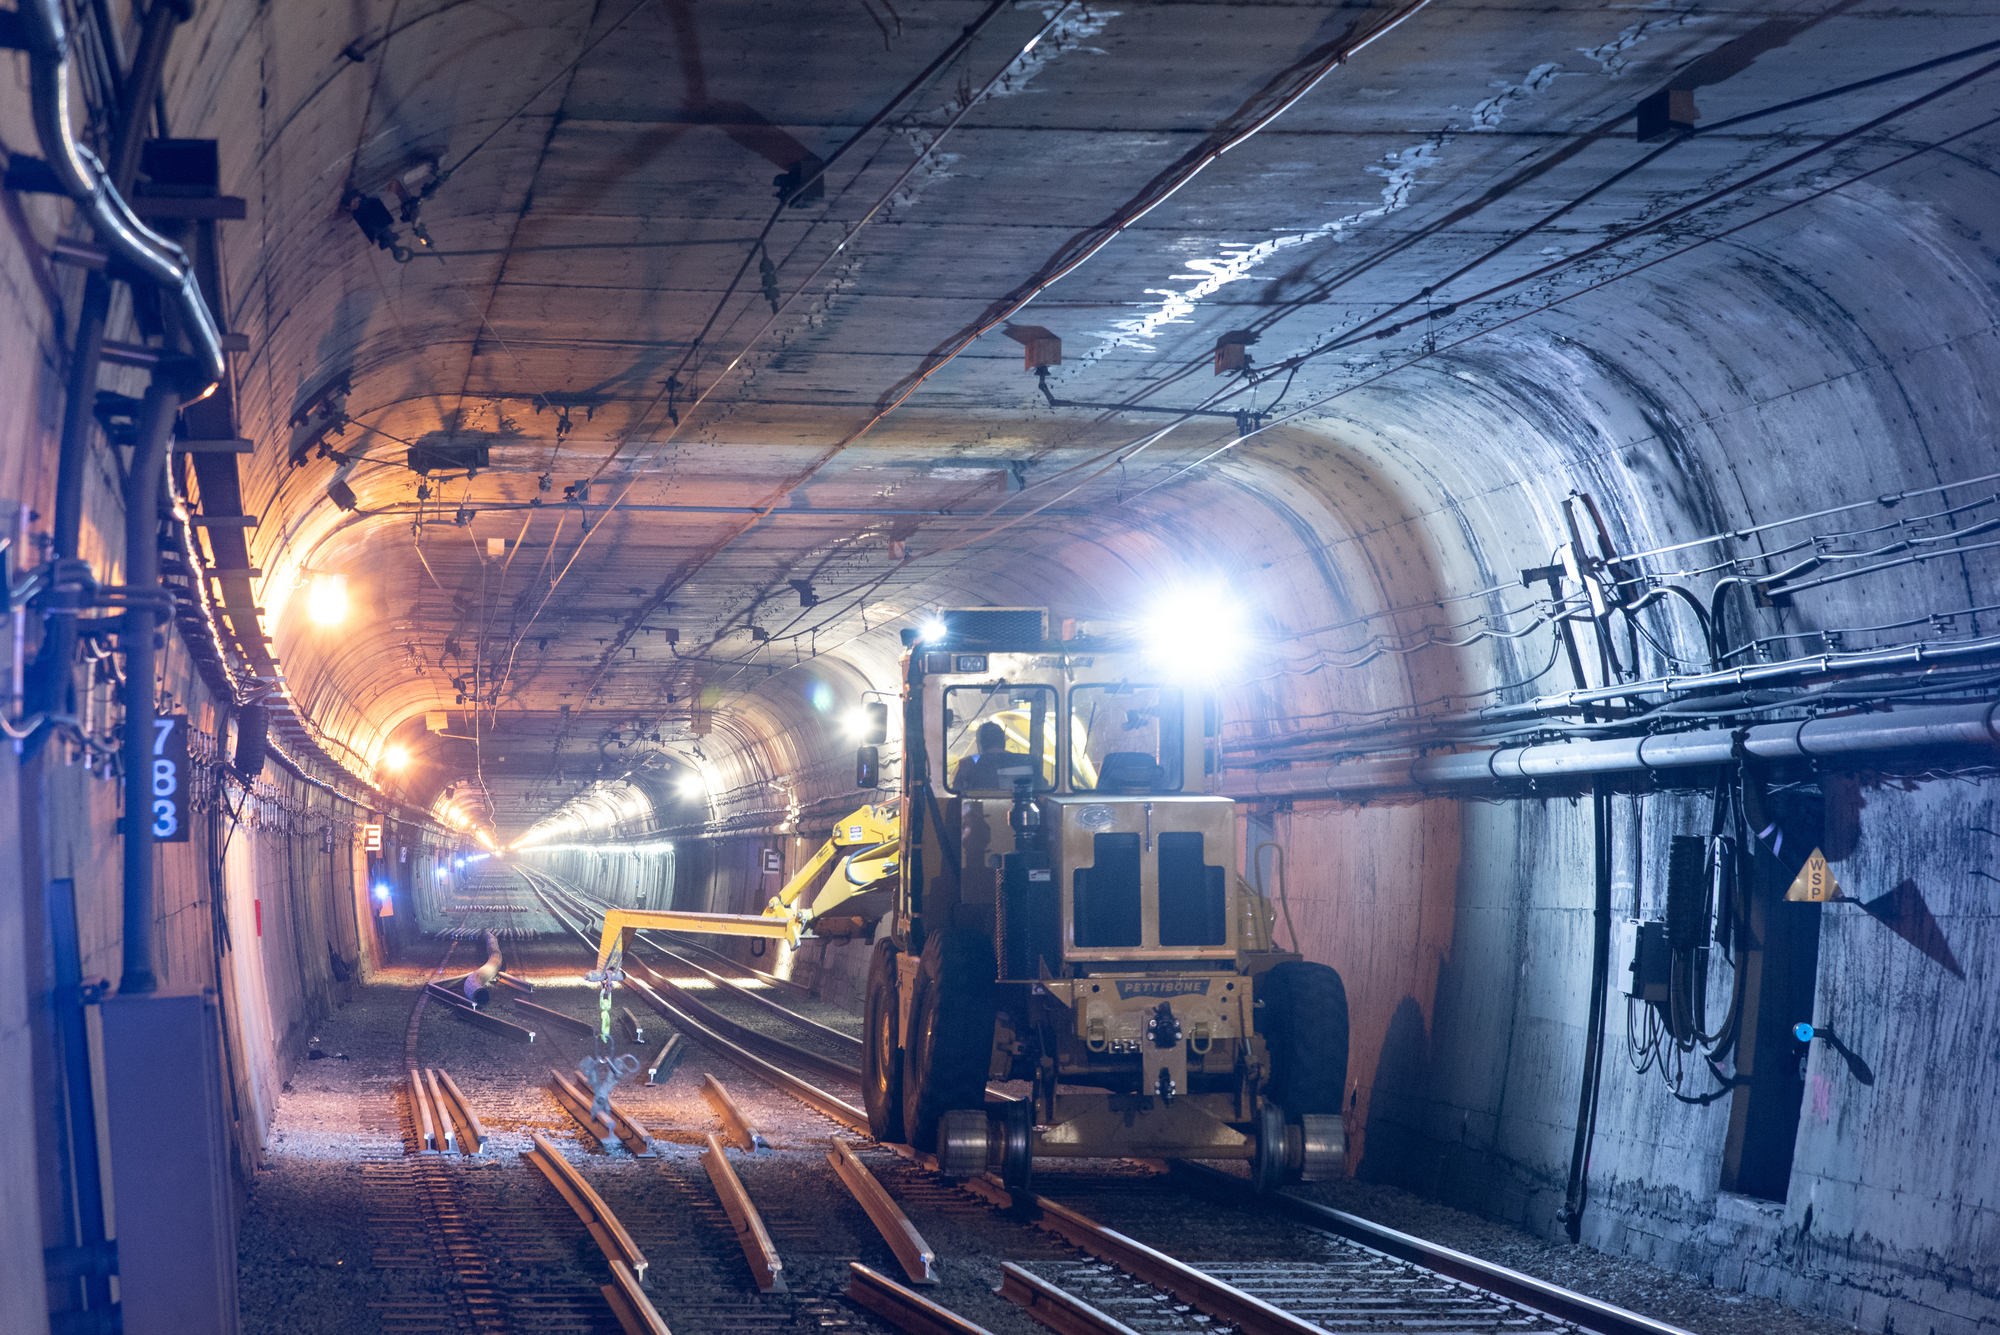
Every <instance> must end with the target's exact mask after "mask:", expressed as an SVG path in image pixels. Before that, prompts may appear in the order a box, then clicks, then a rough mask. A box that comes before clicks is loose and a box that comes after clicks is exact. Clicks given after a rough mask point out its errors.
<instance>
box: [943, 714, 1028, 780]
mask: <svg viewBox="0 0 2000 1335" xmlns="http://www.w3.org/2000/svg"><path fill="white" fill-rule="evenodd" d="M975 736H976V738H977V741H978V745H979V754H977V755H971V756H967V757H966V758H965V759H963V760H961V761H959V762H958V769H957V771H956V772H955V773H954V774H953V776H952V785H951V786H952V787H953V788H954V789H956V790H957V791H959V792H961V793H963V792H971V791H983V792H1002V793H1004V792H1008V791H1010V790H1011V789H1012V788H1013V787H1014V780H1015V778H1016V777H1017V776H1016V775H1014V774H1013V773H1010V772H1009V771H1012V770H1017V769H1018V770H1020V771H1021V773H1023V774H1026V773H1028V772H1029V767H1030V765H1031V763H1032V762H1030V761H1029V759H1028V757H1027V755H1026V754H1025V753H1023V752H1020V751H1009V750H1008V749H1007V730H1006V729H1004V728H1002V727H1001V726H1000V725H999V724H998V723H993V722H986V723H982V724H980V725H979V731H978V733H977V734H975Z"/></svg>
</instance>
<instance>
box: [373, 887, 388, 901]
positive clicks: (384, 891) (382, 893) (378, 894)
mask: <svg viewBox="0 0 2000 1335" xmlns="http://www.w3.org/2000/svg"><path fill="white" fill-rule="evenodd" d="M388 897H389V887H388V886H386V885H378V886H376V887H375V898H377V899H387V898H388Z"/></svg>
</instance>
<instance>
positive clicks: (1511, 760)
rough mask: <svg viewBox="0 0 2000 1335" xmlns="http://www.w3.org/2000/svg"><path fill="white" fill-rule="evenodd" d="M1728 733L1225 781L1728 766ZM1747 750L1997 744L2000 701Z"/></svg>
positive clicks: (1445, 781) (1311, 789)
mask: <svg viewBox="0 0 2000 1335" xmlns="http://www.w3.org/2000/svg"><path fill="white" fill-rule="evenodd" d="M1737 735H1738V734H1737V733H1736V732H1734V731H1732V730H1731V729H1728V728H1704V729H1701V730H1700V731H1695V732H1674V733H1661V734H1652V735H1648V736H1644V737H1620V738H1615V739H1610V740H1606V741H1595V742H1542V743H1536V744H1534V745H1530V746H1505V747H1501V748H1499V749H1497V750H1492V751H1471V752H1464V753H1460V754H1457V755H1439V756H1422V757H1417V758H1414V759H1399V760H1366V761H1358V762H1354V763H1350V764H1340V765H1327V766H1314V767H1312V768H1310V769H1293V770H1285V771H1281V772H1276V773H1269V774H1248V773H1243V772H1242V771H1237V772H1235V773H1234V774H1227V773H1226V774H1225V776H1224V778H1223V781H1222V786H1221V788H1220V792H1221V793H1222V794H1223V795H1224V796H1225V797H1234V798H1243V799H1248V798H1257V797H1302V796H1315V795H1322V794H1323V795H1326V796H1329V797H1342V796H1347V795H1350V794H1369V793H1383V792H1398V791H1412V790H1414V791H1431V790H1438V789H1443V790H1453V789H1477V790H1483V789H1487V788H1490V787H1491V786H1492V785H1494V784H1495V783H1504V782H1506V781H1508V780H1519V779H1574V778H1586V777H1589V776H1591V775H1595V774H1618V773H1640V772H1644V771H1647V770H1661V769H1687V768H1692V767H1695V766H1701V765H1722V764H1727V763H1729V762H1730V761H1731V760H1732V759H1733V758H1735V756H1736V755H1737V752H1736V738H1737ZM1741 735H1742V738H1743V750H1744V751H1745V752H1746V753H1748V754H1749V755H1752V756H1755V757H1757V758H1759V759H1762V760H1796V759H1800V758H1808V757H1814V756H1851V755H1863V754H1867V753H1870V752H1880V751H1905V750H1917V749H1921V748H1925V747H1937V746H1996V745H2000V702H1982V703H1976V704H1964V705H1926V706H1923V707H1920V708H1911V709H1896V710H1882V711H1880V712H1877V713H1872V714H1852V715H1846V716H1843V717H1839V718H1816V719H1805V720H1802V721H1795V722H1791V723H1763V724H1759V725H1757V726H1756V727H1753V728H1748V729H1745V730H1744V731H1743V732H1742V734H1741Z"/></svg>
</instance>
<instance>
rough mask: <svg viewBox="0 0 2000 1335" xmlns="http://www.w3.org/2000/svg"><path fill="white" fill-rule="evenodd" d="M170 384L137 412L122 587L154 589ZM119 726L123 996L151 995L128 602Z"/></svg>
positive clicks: (142, 715)
mask: <svg viewBox="0 0 2000 1335" xmlns="http://www.w3.org/2000/svg"><path fill="white" fill-rule="evenodd" d="M176 391H177V384H176V382H175V380H174V379H173V377H172V376H171V375H169V374H165V373H163V372H155V374H154V376H153V383H152V385H151V386H150V387H149V388H148V389H147V390H146V397H145V400H144V402H143V404H142V405H141V407H140V409H139V431H138V438H137V441H136V442H135V444H134V446H133V449H132V472H131V475H130V477H129V478H128V479H127V481H126V485H125V586H126V588H128V589H156V588H158V587H159V586H160V488H161V487H162V486H163V485H164V484H165V482H166V478H167V440H168V437H169V436H171V435H172V434H173V429H174V414H175V413H176V412H177V411H179V408H180V395H179V394H178V393H177V392H176ZM124 617H125V631H124V633H123V634H122V635H121V636H120V637H119V638H120V639H121V640H122V641H123V644H124V649H125V684H124V686H123V688H122V691H123V695H124V705H125V726H124V729H123V732H122V734H121V736H120V738H119V751H120V753H121V755H120V759H121V760H122V762H123V769H124V780H125V830H124V838H123V841H122V842H123V844H124V863H125V905H124V907H125V931H124V959H123V964H124V972H123V975H122V976H121V977H120V978H119V980H118V991H119V993H120V994H121V995H127V996H130V995H135V994H141V993H146V992H151V991H153V990H154V989H155V988H157V987H158V986H159V983H158V980H157V979H156V978H155V977H154V975H153V917H154V907H153V745H154V729H153V690H154V684H153V630H154V626H155V625H156V624H159V623H157V622H156V621H155V612H154V606H153V605H152V604H150V603H148V602H146V601H145V600H142V599H134V600H133V601H132V603H131V604H130V605H129V606H128V607H127V608H126V610H125V613H124Z"/></svg>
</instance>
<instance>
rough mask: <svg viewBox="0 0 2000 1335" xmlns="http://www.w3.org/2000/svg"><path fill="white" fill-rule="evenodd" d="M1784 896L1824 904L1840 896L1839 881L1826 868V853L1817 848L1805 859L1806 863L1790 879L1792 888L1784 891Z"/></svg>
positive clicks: (1794, 899)
mask: <svg viewBox="0 0 2000 1335" xmlns="http://www.w3.org/2000/svg"><path fill="white" fill-rule="evenodd" d="M1785 898H1786V899H1788V900H1793V901H1795V902H1801V903H1806V904H1824V903H1826V902H1827V901H1828V900H1832V899H1839V898H1840V882H1839V881H1836V880H1834V879H1833V873H1832V872H1831V871H1830V870H1828V869H1827V865H1826V854H1824V853H1822V852H1820V851H1819V850H1818V849H1817V848H1815V849H1814V850H1813V851H1812V856H1811V857H1809V858H1807V859H1806V865H1805V866H1803V867H1801V868H1799V874H1798V876H1796V877H1795V878H1793V880H1792V888H1791V889H1789V890H1787V891H1785Z"/></svg>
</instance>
